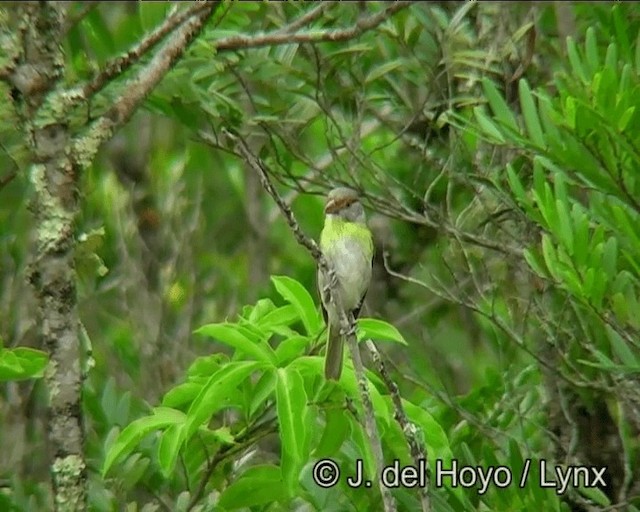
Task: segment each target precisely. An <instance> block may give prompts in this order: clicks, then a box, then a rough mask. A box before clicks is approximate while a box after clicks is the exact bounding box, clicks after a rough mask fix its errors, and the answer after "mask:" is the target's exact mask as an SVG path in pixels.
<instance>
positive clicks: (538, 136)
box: [518, 78, 545, 148]
mask: <svg viewBox="0 0 640 512" xmlns="http://www.w3.org/2000/svg"><path fill="white" fill-rule="evenodd" d="M518 91H519V93H520V107H521V108H522V115H523V117H524V124H525V125H526V127H527V133H528V134H529V137H531V140H532V142H533V143H534V144H535V145H536V146H538V147H540V148H543V147H544V146H545V143H544V136H543V134H542V126H541V125H540V118H539V117H538V111H537V109H536V105H535V102H534V101H533V96H532V95H531V89H529V84H528V83H527V81H526V80H525V79H524V78H521V79H520V81H519V83H518Z"/></svg>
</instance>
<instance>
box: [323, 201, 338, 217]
mask: <svg viewBox="0 0 640 512" xmlns="http://www.w3.org/2000/svg"><path fill="white" fill-rule="evenodd" d="M335 211H336V200H335V199H329V200H328V201H327V204H325V205H324V213H325V214H326V213H334V212H335Z"/></svg>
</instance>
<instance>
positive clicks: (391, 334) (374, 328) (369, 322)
mask: <svg viewBox="0 0 640 512" xmlns="http://www.w3.org/2000/svg"><path fill="white" fill-rule="evenodd" d="M357 322H358V340H360V341H361V340H365V339H369V338H371V339H375V340H381V341H382V340H388V341H395V342H397V343H401V344H403V345H407V340H405V339H404V337H403V336H402V334H400V331H398V329H396V328H395V326H393V325H391V324H390V323H387V322H385V321H384V320H377V319H375V318H359V319H358V321H357Z"/></svg>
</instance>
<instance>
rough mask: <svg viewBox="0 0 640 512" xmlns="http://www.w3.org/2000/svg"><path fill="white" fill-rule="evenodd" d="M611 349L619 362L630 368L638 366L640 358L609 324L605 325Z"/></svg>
mask: <svg viewBox="0 0 640 512" xmlns="http://www.w3.org/2000/svg"><path fill="white" fill-rule="evenodd" d="M605 328H606V330H607V335H608V338H609V341H610V343H611V349H612V350H613V352H614V354H615V355H616V357H617V358H618V359H619V360H620V362H621V363H622V364H623V365H625V366H628V367H630V368H640V360H638V358H637V357H636V356H635V354H634V353H633V352H632V351H631V348H630V347H629V345H628V344H627V342H626V341H625V340H623V339H622V337H621V336H620V335H619V334H618V333H617V332H616V331H615V330H614V329H613V328H612V327H611V326H609V325H605Z"/></svg>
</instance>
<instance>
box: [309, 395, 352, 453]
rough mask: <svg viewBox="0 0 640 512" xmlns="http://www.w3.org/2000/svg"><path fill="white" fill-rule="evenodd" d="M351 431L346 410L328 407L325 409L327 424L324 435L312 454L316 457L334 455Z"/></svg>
mask: <svg viewBox="0 0 640 512" xmlns="http://www.w3.org/2000/svg"><path fill="white" fill-rule="evenodd" d="M349 432H350V428H349V420H348V419H347V417H346V415H345V414H344V412H343V411H342V410H341V409H337V408H331V407H329V408H327V409H326V410H325V425H324V430H323V432H322V437H321V438H320V441H319V442H318V445H317V446H316V447H315V449H314V451H313V453H312V456H313V457H314V458H323V457H332V456H334V455H335V454H336V453H337V452H338V450H340V447H341V446H342V444H343V443H344V442H345V440H346V439H347V438H348V436H349Z"/></svg>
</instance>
